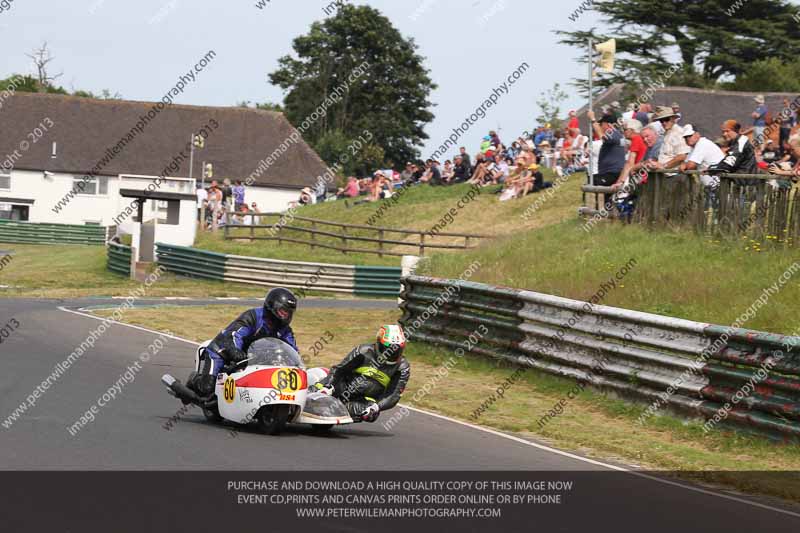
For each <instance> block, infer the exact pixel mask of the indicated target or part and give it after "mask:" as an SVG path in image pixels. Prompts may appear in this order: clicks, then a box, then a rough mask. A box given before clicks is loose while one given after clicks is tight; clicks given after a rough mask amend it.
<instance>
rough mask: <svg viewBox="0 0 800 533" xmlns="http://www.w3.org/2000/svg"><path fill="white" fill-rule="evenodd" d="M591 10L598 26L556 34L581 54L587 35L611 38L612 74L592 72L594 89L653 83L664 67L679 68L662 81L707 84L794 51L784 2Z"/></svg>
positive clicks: (655, 2) (795, 34) (623, 0)
mask: <svg viewBox="0 0 800 533" xmlns="http://www.w3.org/2000/svg"><path fill="white" fill-rule="evenodd" d="M593 9H594V10H595V11H597V12H598V13H599V14H600V16H601V20H602V21H603V26H604V27H605V28H606V31H598V30H596V29H595V28H592V29H590V30H588V31H582V30H581V31H557V32H556V33H557V34H558V35H560V36H561V37H562V40H561V42H562V43H565V44H569V45H572V46H575V47H577V48H578V49H579V50H581V52H582V53H583V55H584V56H585V52H583V51H584V50H586V42H587V38H588V37H589V36H594V37H595V38H596V39H597V41H598V42H599V41H604V40H606V39H608V38H611V37H614V38H616V39H617V51H618V57H617V68H616V71H615V72H614V73H611V74H604V75H602V76H600V77H599V79H598V80H597V85H598V88H599V89H602V88H603V87H607V86H609V85H611V84H613V83H619V82H627V83H629V82H631V81H637V82H639V83H642V84H645V83H646V82H648V81H652V80H658V79H660V78H661V76H663V74H664V73H665V72H666V71H667V70H668V69H669V68H670V66H672V65H676V66H678V67H679V68H678V69H677V72H676V73H675V74H674V75H673V76H670V77H669V78H668V79H667V80H665V82H666V83H667V84H668V85H688V86H693V87H713V86H715V85H716V84H717V83H719V82H722V81H726V80H727V81H730V80H731V79H733V78H736V77H738V76H740V75H741V74H743V73H744V72H746V71H747V69H748V67H749V66H750V65H751V64H753V63H754V62H756V61H761V60H765V59H768V58H777V59H780V60H784V61H790V60H793V59H794V58H795V57H797V56H798V54H800V24H798V23H797V21H796V20H795V19H794V17H795V16H796V15H797V12H798V8H797V6H796V5H792V4H790V3H789V2H787V1H786V0H746V1H745V2H732V1H731V0H614V1H610V0H602V1H601V0H597V1H595V2H594V4H593ZM671 58H674V60H673V59H671ZM583 61H585V57H584V58H583ZM763 81H764V82H765V83H767V80H763ZM585 83H586V81H585V80H580V81H579V82H578V83H577V85H579V86H583V87H585V85H583V84H585ZM756 90H766V89H765V87H758V88H756Z"/></svg>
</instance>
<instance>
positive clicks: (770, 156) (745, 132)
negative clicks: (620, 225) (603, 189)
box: [587, 95, 800, 218]
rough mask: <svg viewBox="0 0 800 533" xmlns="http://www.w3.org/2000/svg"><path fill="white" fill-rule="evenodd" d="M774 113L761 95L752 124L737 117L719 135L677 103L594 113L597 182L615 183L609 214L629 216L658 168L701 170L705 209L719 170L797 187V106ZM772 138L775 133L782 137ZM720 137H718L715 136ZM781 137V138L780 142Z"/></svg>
mask: <svg viewBox="0 0 800 533" xmlns="http://www.w3.org/2000/svg"><path fill="white" fill-rule="evenodd" d="M783 104H784V105H783V109H782V110H781V111H780V112H779V113H778V114H777V115H776V117H775V118H772V117H771V116H770V112H769V109H768V107H767V106H766V104H765V99H764V97H763V96H761V95H758V96H756V97H755V98H754V110H753V112H752V114H751V116H752V120H753V124H752V126H751V127H745V126H743V125H742V124H740V123H739V122H737V121H736V120H733V119H730V120H726V121H725V122H723V123H722V124H721V125H720V127H719V134H720V136H719V137H717V136H716V135H714V132H707V131H700V129H699V128H697V127H695V126H694V125H692V124H691V123H690V121H689V120H686V118H685V117H684V116H683V115H682V113H681V110H680V106H679V105H678V103H673V104H672V106H659V107H657V108H655V109H652V108H650V107H649V106H644V105H643V106H641V107H638V106H636V105H631V106H629V107H628V109H627V111H626V112H625V113H620V112H619V111H620V106H619V103H617V102H614V103H613V104H612V105H611V106H608V107H606V108H603V109H602V114H601V115H600V116H598V115H597V114H595V113H594V111H589V112H588V113H587V115H588V118H589V120H591V124H592V134H593V141H592V143H591V148H590V149H592V150H593V151H594V154H595V156H594V162H595V164H594V165H593V168H592V171H591V176H592V183H593V184H594V185H600V186H608V187H611V188H612V190H613V191H614V192H613V193H609V194H605V202H604V203H605V205H604V212H606V213H608V212H611V211H613V210H615V211H616V213H617V214H618V215H619V216H621V217H623V218H630V215H631V214H632V213H633V211H634V210H635V208H636V199H637V194H636V191H637V188H638V187H640V186H641V185H643V184H646V183H647V180H648V175H649V174H651V173H652V171H655V170H659V171H661V172H662V173H664V175H666V176H667V178H670V177H674V176H676V175H678V174H680V173H685V172H687V171H699V173H700V181H701V183H702V185H703V186H704V187H705V189H706V195H705V197H706V199H707V200H706V201H707V205H706V207H711V206H713V205H714V203H715V202H716V196H717V189H718V188H719V184H720V179H719V174H763V173H769V174H771V175H773V176H774V179H771V180H769V181H768V183H769V185H770V186H772V187H773V188H791V187H792V186H793V183H795V182H797V179H798V176H800V134H795V135H792V131H793V130H794V129H795V128H796V126H797V124H798V109H797V106H796V105H794V106H793V105H792V104H790V102H789V100H788V99H786V100H784V102H783ZM775 133H777V134H778V135H777V139H773V138H772V137H776V135H775ZM712 139H714V140H712ZM776 140H777V142H776ZM736 183H737V184H739V185H752V184H753V183H755V180H753V179H746V178H743V179H738V180H737V181H736Z"/></svg>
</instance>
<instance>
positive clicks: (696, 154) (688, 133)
mask: <svg viewBox="0 0 800 533" xmlns="http://www.w3.org/2000/svg"><path fill="white" fill-rule="evenodd" d="M683 138H684V139H685V140H686V144H688V145H689V146H690V147H691V148H692V152H691V153H690V154H689V157H687V158H686V161H684V162H683V163H681V166H680V171H681V172H685V171H687V170H701V171H702V170H706V169H708V168H709V167H711V166H714V165H717V164H719V162H720V161H722V160H723V159H725V154H724V153H723V151H722V150H721V149H720V147H719V146H717V145H716V144H714V142H713V141H712V140H711V139H708V138H707V137H703V136H701V135H700V132H697V131H695V129H694V126H692V125H691V124H687V125H686V126H684V128H683ZM700 181H701V182H702V183H703V186H704V187H710V188H712V189H716V188H717V187H719V177H717V176H710V175H708V174H701V175H700Z"/></svg>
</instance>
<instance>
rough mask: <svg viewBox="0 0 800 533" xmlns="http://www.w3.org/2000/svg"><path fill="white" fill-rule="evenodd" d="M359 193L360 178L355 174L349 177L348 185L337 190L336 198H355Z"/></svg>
mask: <svg viewBox="0 0 800 533" xmlns="http://www.w3.org/2000/svg"><path fill="white" fill-rule="evenodd" d="M359 193H360V191H359V188H358V180H357V179H356V177H355V176H350V177H349V178H347V185H345V186H344V187H343V188H340V189H339V190H338V191H336V198H339V199H342V198H355V197H356V196H358V195H359Z"/></svg>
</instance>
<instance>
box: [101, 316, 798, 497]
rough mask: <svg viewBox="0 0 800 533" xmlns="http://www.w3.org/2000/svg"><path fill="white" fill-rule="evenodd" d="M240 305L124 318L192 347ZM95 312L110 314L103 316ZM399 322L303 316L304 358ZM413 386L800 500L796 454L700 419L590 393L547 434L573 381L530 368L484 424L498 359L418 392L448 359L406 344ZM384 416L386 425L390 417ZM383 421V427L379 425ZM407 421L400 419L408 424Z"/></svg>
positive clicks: (581, 442)
mask: <svg viewBox="0 0 800 533" xmlns="http://www.w3.org/2000/svg"><path fill="white" fill-rule="evenodd" d="M243 310H244V308H241V307H237V306H225V307H213V308H211V307H193V308H186V307H168V308H158V309H141V310H130V311H128V312H127V313H126V315H125V319H126V320H127V321H129V322H130V323H132V324H136V325H140V326H143V327H147V328H152V329H166V328H169V329H170V330H172V331H173V332H175V333H176V334H177V335H179V336H182V337H185V338H189V339H192V340H195V341H202V340H205V339H208V338H210V337H211V336H213V335H214V334H215V333H216V332H217V331H218V330H219V328H221V327H223V326H224V325H226V324H227V323H228V321H230V320H232V319H233V318H234V317H235V316H237V314H238V313H240V312H241V311H243ZM97 314H99V315H106V316H107V315H109V314H110V312H104V311H99V312H98V313H97ZM397 318H398V312H397V311H394V310H389V311H375V310H368V311H365V310H331V309H302V310H301V311H300V312H299V313H298V314H297V316H296V318H295V321H294V322H293V327H294V329H295V331H296V333H297V337H298V339H300V347H301V352H304V355H306V354H308V350H307V349H304V348H305V347H306V346H310V345H312V344H313V343H314V342H315V341H316V340H317V339H319V338H320V336H321V335H322V334H323V333H324V332H325V331H326V330H330V331H331V332H332V333H333V334H334V340H333V341H332V342H331V344H330V345H329V346H327V347H326V348H325V350H323V351H322V353H321V354H320V355H319V357H318V358H316V359H314V360H312V361H310V364H312V365H321V366H329V365H331V364H334V363H336V362H337V361H338V360H340V359H341V358H342V357H344V355H345V354H346V353H347V351H348V350H350V349H351V348H352V347H353V346H354V345H356V344H358V343H362V342H369V341H370V338H371V335H372V330H373V329H376V328H377V326H378V325H379V324H381V323H385V322H391V321H394V320H396V319H397ZM407 356H408V357H409V359H410V361H411V363H412V379H411V382H410V384H409V387H408V390H407V391H406V393H405V395H404V399H403V401H404V402H405V403H407V404H410V405H414V406H415V407H419V408H422V409H426V410H431V411H435V412H438V413H441V414H444V415H448V416H451V417H454V418H457V419H460V420H464V421H467V422H471V423H478V424H482V425H485V426H489V427H492V428H495V429H499V430H502V431H507V432H513V433H516V434H519V435H521V436H524V437H529V438H532V439H535V440H537V441H540V442H546V443H548V444H550V445H552V446H554V447H558V448H559V449H562V450H568V451H573V452H577V453H580V454H583V455H586V456H588V457H592V458H596V459H600V460H607V461H615V462H620V463H624V464H629V465H630V464H633V465H637V466H640V467H643V468H646V469H648V470H661V471H673V472H676V473H677V475H678V476H679V477H682V478H687V479H691V480H694V481H700V482H705V483H713V484H716V485H722V486H725V487H732V488H735V489H738V490H742V491H745V492H749V493H755V494H763V495H769V496H775V497H780V498H784V499H787V500H792V501H800V491H798V486H800V474H797V473H796V472H798V471H800V447H798V446H792V445H781V444H776V443H773V442H770V441H768V440H766V439H762V438H758V437H753V436H749V435H745V434H741V433H738V432H727V431H714V432H711V433H709V434H705V433H703V431H702V426H701V424H700V423H699V422H694V421H685V420H680V419H677V418H674V417H671V416H657V417H654V418H652V419H651V420H650V421H649V422H648V424H647V425H645V426H640V425H639V424H637V422H636V421H637V418H638V416H639V414H640V413H641V412H642V411H643V409H644V406H642V405H635V404H631V403H627V402H624V401H621V400H618V399H615V398H613V397H611V396H608V395H606V394H603V393H601V392H598V391H594V390H591V389H585V390H584V391H583V392H581V393H580V394H578V395H577V396H576V397H575V398H574V399H572V400H570V402H569V403H568V404H567V405H566V407H565V409H564V412H563V413H562V414H561V415H560V416H558V417H556V418H554V419H551V420H550V422H549V423H548V424H546V425H545V426H544V427H540V425H539V424H538V421H539V419H540V418H541V417H542V416H544V414H545V413H546V412H547V411H549V410H550V409H552V408H553V406H554V405H555V404H556V403H558V402H559V401H560V400H561V399H562V398H564V397H565V396H566V394H567V393H568V392H569V391H570V390H572V389H573V388H574V387H575V383H574V382H572V381H570V380H567V379H562V378H558V377H555V376H550V375H546V374H541V373H537V372H535V371H528V372H525V373H524V374H522V376H521V378H520V379H519V380H518V381H517V382H516V383H515V384H514V386H513V387H511V388H509V389H508V391H507V393H506V395H505V396H504V397H503V398H502V399H501V400H499V401H497V402H496V403H494V404H493V405H492V406H491V407H490V408H489V409H488V410H486V411H485V412H484V413H483V414H482V415H481V416H480V417H479V418H478V420H477V421H476V420H474V419H473V418H472V417H471V414H472V413H473V412H474V411H475V410H476V409H477V408H478V407H479V406H480V405H481V404H482V403H483V402H484V400H485V399H486V398H487V397H488V396H489V395H491V394H492V392H493V391H495V389H496V388H497V387H498V386H499V385H500V384H501V383H503V382H504V381H505V380H506V379H507V378H508V377H509V376H510V375H511V374H512V373H514V371H515V369H514V368H511V367H509V366H507V365H504V364H500V363H498V362H496V361H493V360H488V359H486V358H483V357H479V356H473V355H471V354H467V355H466V356H465V357H463V358H462V359H460V361H459V362H458V364H457V365H455V366H454V367H453V368H452V369H451V370H450V373H449V375H448V376H447V378H446V379H443V380H439V381H435V386H434V387H432V389H431V392H430V393H429V394H427V395H423V394H420V395H419V396H420V398H419V401H418V402H416V403H414V402H413V399H414V395H415V394H416V393H417V392H418V391H420V390H421V389H422V388H423V387H425V385H426V384H427V383H428V382H429V381H431V380H433V379H434V378H433V376H434V375H435V373H436V372H437V371H438V370H439V369H440V368H441V367H442V365H443V363H444V362H445V361H446V360H447V359H448V358H449V357H450V356H451V352H448V351H446V350H444V349H441V348H437V347H432V346H429V345H426V344H414V343H412V344H411V345H409V347H408V349H407ZM386 416H388V415H385V417H384V418H386ZM382 421H383V419H381V420H379V422H378V423H381V422H382ZM402 423H403V422H402V421H401V422H399V424H402ZM749 471H759V472H795V473H792V474H787V475H786V476H781V477H778V476H774V477H770V476H751V475H746V474H745V472H749Z"/></svg>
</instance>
